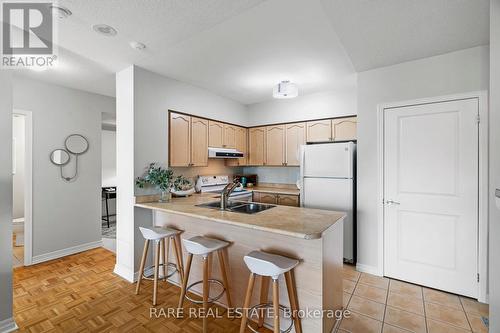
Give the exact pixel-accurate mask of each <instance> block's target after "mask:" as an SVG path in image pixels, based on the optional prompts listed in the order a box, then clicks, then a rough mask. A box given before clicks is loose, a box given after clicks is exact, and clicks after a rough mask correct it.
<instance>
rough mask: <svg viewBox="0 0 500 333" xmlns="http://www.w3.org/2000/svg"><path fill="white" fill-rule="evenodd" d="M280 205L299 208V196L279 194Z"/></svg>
mask: <svg viewBox="0 0 500 333" xmlns="http://www.w3.org/2000/svg"><path fill="white" fill-rule="evenodd" d="M277 201H278V205H282V206H292V207H299V206H300V202H299V196H298V195H289V194H278V200H277Z"/></svg>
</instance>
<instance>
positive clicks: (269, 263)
mask: <svg viewBox="0 0 500 333" xmlns="http://www.w3.org/2000/svg"><path fill="white" fill-rule="evenodd" d="M243 260H244V261H245V264H246V265H247V267H248V269H249V270H250V277H249V280H248V287H247V292H246V296H245V304H244V305H243V312H242V318H241V325H240V333H244V332H245V330H246V329H247V328H248V329H250V330H251V331H252V332H257V331H256V330H255V329H254V328H253V327H251V326H250V324H248V325H247V323H248V315H249V313H250V312H252V313H253V311H254V310H256V309H259V310H262V309H264V308H269V307H271V306H272V308H273V315H274V328H273V329H274V333H284V332H285V333H286V332H290V331H291V330H292V327H295V332H297V333H302V326H301V323H300V317H299V316H298V311H299V303H298V299H297V287H296V286H295V280H294V278H293V274H292V272H293V269H294V268H295V267H296V266H297V265H298V264H299V260H297V259H292V258H288V257H285V256H281V255H277V254H271V253H267V252H262V251H252V252H250V253H249V254H247V255H246V256H245V257H244V258H243ZM282 274H283V275H284V276H285V281H286V287H287V291H288V298H289V300H290V309H291V310H292V319H293V321H292V323H291V324H290V326H289V327H288V328H287V329H285V330H280V317H279V313H280V310H281V311H285V310H287V308H286V307H285V306H283V305H280V303H279V284H278V279H279V276H280V275H282ZM256 275H259V276H261V292H260V304H257V305H255V306H253V307H252V308H250V309H249V308H248V307H249V306H250V301H251V299H252V293H253V288H254V284H255V276H256ZM269 279H272V284H273V301H272V303H268V300H267V294H268V291H269ZM263 324H264V317H263V316H260V315H259V322H258V327H259V328H260V327H262V326H263Z"/></svg>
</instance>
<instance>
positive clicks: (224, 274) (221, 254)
mask: <svg viewBox="0 0 500 333" xmlns="http://www.w3.org/2000/svg"><path fill="white" fill-rule="evenodd" d="M217 255H218V256H219V265H220V271H221V273H222V281H223V282H224V288H226V298H227V307H228V308H229V309H231V308H232V307H233V302H232V301H231V293H230V291H229V289H230V287H229V281H228V279H227V270H226V261H225V260H224V252H223V250H219V251H217Z"/></svg>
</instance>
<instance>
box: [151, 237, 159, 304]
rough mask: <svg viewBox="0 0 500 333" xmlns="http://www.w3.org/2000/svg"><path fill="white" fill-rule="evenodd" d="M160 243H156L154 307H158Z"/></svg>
mask: <svg viewBox="0 0 500 333" xmlns="http://www.w3.org/2000/svg"><path fill="white" fill-rule="evenodd" d="M159 263H160V241H155V267H154V269H155V277H154V281H153V306H156V296H157V295H156V294H157V291H158V273H159V270H160V265H159Z"/></svg>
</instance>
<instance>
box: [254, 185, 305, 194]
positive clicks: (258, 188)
mask: <svg viewBox="0 0 500 333" xmlns="http://www.w3.org/2000/svg"><path fill="white" fill-rule="evenodd" d="M245 190H248V191H255V192H262V193H278V194H289V195H300V190H299V189H296V188H295V189H294V188H285V187H274V186H254V187H245Z"/></svg>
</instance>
